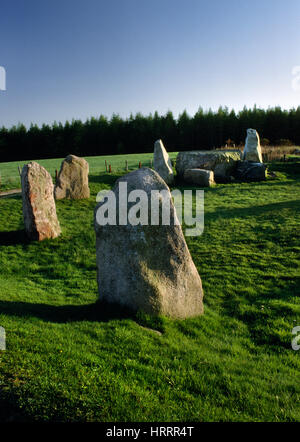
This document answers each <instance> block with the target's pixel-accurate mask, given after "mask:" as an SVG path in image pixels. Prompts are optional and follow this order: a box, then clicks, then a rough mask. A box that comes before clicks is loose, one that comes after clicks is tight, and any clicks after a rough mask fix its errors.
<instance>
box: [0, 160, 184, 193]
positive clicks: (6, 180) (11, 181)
mask: <svg viewBox="0 0 300 442" xmlns="http://www.w3.org/2000/svg"><path fill="white" fill-rule="evenodd" d="M169 156H170V158H172V159H173V158H174V159H175V158H176V156H177V152H170V153H169ZM85 158H86V160H87V161H88V163H89V166H90V174H91V175H95V174H98V173H103V172H105V161H106V162H107V166H109V164H110V165H111V167H112V172H113V173H118V172H123V171H125V161H127V164H128V169H129V170H133V169H136V168H137V167H138V165H139V162H141V163H142V166H144V167H150V166H151V160H152V158H153V153H142V154H128V155H112V156H100V157H99V156H98V157H85ZM63 159H64V158H54V159H51V160H36V161H37V163H39V164H41V165H42V166H43V167H45V168H46V169H47V170H48V172H49V173H50V174H51V176H52V177H53V178H54V177H55V170H58V171H59V169H60V165H61V162H62V161H63ZM29 161H30V160H28V161H12V162H9V163H0V191H5V190H9V189H13V188H16V187H20V176H19V172H18V167H20V168H21V169H22V167H23V165H24V164H26V163H28V162H29Z"/></svg>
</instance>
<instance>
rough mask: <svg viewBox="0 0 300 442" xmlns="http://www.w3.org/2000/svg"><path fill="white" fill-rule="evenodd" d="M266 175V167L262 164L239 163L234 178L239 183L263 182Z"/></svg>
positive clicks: (251, 162)
mask: <svg viewBox="0 0 300 442" xmlns="http://www.w3.org/2000/svg"><path fill="white" fill-rule="evenodd" d="M266 173H267V172H266V166H265V165H264V164H263V163H254V162H253V161H239V162H238V164H237V168H236V170H235V173H234V177H235V178H236V179H237V180H239V181H264V180H265V179H266Z"/></svg>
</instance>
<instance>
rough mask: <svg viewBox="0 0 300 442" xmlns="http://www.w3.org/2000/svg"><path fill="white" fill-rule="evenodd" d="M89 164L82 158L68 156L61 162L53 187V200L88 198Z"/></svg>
mask: <svg viewBox="0 0 300 442" xmlns="http://www.w3.org/2000/svg"><path fill="white" fill-rule="evenodd" d="M88 176H89V163H88V162H87V161H86V160H85V159H84V158H79V157H77V156H76V155H68V156H67V158H66V159H65V160H64V161H63V162H62V164H61V168H60V171H59V174H58V178H57V182H56V185H55V191H54V195H55V199H57V200H59V199H62V198H68V199H83V198H89V197H90V189H89V178H88Z"/></svg>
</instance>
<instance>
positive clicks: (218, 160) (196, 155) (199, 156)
mask: <svg viewBox="0 0 300 442" xmlns="http://www.w3.org/2000/svg"><path fill="white" fill-rule="evenodd" d="M239 160H241V151H240V150H238V149H232V150H195V151H186V152H179V154H178V155H177V158H176V170H177V173H178V175H179V176H180V177H183V175H184V171H185V170H186V169H205V170H212V171H213V172H214V179H215V181H216V182H224V181H225V182H226V181H227V180H228V179H229V178H230V176H231V175H233V171H234V170H235V167H236V162H237V161H239Z"/></svg>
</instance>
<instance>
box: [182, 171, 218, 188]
mask: <svg viewBox="0 0 300 442" xmlns="http://www.w3.org/2000/svg"><path fill="white" fill-rule="evenodd" d="M183 179H184V181H186V182H187V183H190V184H196V185H198V186H202V187H210V186H213V185H214V184H215V180H214V173H213V171H212V170H205V169H186V170H185V171H184V175H183Z"/></svg>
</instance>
